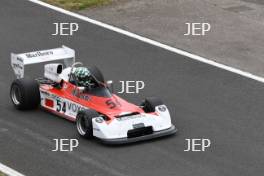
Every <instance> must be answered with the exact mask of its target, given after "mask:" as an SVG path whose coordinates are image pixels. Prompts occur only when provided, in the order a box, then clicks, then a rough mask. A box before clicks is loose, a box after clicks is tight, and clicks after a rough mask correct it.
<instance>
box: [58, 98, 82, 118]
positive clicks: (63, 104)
mask: <svg viewBox="0 0 264 176" xmlns="http://www.w3.org/2000/svg"><path fill="white" fill-rule="evenodd" d="M56 107H57V108H56V110H57V111H58V112H62V113H71V114H72V113H74V114H75V113H77V112H79V111H81V110H84V109H85V108H84V107H83V106H81V105H79V104H77V103H73V102H70V101H67V100H66V101H63V100H62V99H60V98H57V100H56Z"/></svg>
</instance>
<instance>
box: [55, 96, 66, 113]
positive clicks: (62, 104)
mask: <svg viewBox="0 0 264 176" xmlns="http://www.w3.org/2000/svg"><path fill="white" fill-rule="evenodd" d="M56 107H57V108H56V111H58V112H63V113H65V112H66V102H64V101H61V99H57V103H56Z"/></svg>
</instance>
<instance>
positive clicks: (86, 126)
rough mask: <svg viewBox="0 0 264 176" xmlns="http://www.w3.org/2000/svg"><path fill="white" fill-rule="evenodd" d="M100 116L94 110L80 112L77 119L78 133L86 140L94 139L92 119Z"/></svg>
mask: <svg viewBox="0 0 264 176" xmlns="http://www.w3.org/2000/svg"><path fill="white" fill-rule="evenodd" d="M98 116H99V114H98V113H97V112H96V111H94V110H92V109H88V110H82V111H80V112H78V114H77V118H76V128H77V131H78V133H79V134H80V135H81V136H82V137H85V138H88V139H90V138H92V137H93V123H92V119H93V118H95V117H98Z"/></svg>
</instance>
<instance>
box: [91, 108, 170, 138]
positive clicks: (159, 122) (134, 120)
mask: <svg viewBox="0 0 264 176" xmlns="http://www.w3.org/2000/svg"><path fill="white" fill-rule="evenodd" d="M160 107H163V108H164V107H165V108H166V110H165V111H163V112H162V111H160V110H159V109H160ZM155 110H156V111H155V112H156V113H157V115H158V116H157V115H152V114H147V113H142V114H137V115H132V116H125V117H122V118H116V119H114V120H113V121H112V122H111V123H109V124H107V123H106V122H105V121H103V122H102V123H98V122H97V120H96V118H94V119H93V134H94V136H96V137H98V138H100V139H118V138H127V132H128V130H132V129H133V128H134V125H137V124H144V126H145V127H148V126H151V127H152V129H153V132H157V131H162V130H166V129H168V128H170V127H171V126H172V124H171V118H170V113H169V111H168V109H167V107H166V106H165V105H160V106H157V107H156V108H155Z"/></svg>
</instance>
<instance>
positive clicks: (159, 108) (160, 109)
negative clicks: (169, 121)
mask: <svg viewBox="0 0 264 176" xmlns="http://www.w3.org/2000/svg"><path fill="white" fill-rule="evenodd" d="M158 110H159V111H161V112H165V111H166V110H167V108H166V106H159V107H158Z"/></svg>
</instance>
